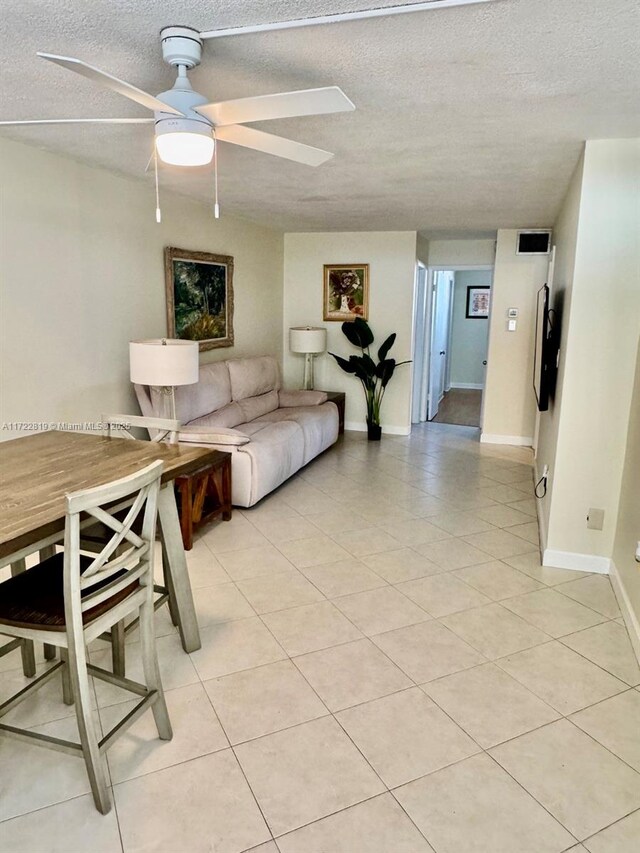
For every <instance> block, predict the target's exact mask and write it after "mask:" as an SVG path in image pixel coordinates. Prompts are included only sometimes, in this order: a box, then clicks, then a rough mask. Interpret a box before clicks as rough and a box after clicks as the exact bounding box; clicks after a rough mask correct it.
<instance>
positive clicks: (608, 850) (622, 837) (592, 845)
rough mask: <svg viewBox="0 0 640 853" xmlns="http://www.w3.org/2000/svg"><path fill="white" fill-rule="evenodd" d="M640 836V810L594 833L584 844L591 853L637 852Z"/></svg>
mask: <svg viewBox="0 0 640 853" xmlns="http://www.w3.org/2000/svg"><path fill="white" fill-rule="evenodd" d="M639 838H640V811H635V812H633V814H630V815H628V816H627V817H624V818H622V820H620V821H618V822H617V823H614V824H612V825H611V826H608V827H607V828H606V829H603V830H602V831H601V832H599V833H598V834H597V835H593V836H592V837H591V838H589V839H588V840H587V841H585V843H584V845H585V847H586V849H587V850H588V851H589V853H637V851H638V839H639Z"/></svg>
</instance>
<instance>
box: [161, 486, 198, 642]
mask: <svg viewBox="0 0 640 853" xmlns="http://www.w3.org/2000/svg"><path fill="white" fill-rule="evenodd" d="M158 520H159V522H160V531H161V533H162V541H163V543H164V553H165V554H166V561H167V566H166V568H167V571H168V572H169V573H170V574H171V581H172V584H173V590H174V594H175V602H176V609H177V611H178V617H179V618H178V623H179V624H178V629H179V631H180V638H181V640H182V648H183V649H184V650H185V652H195V651H196V649H199V648H200V647H201V645H202V643H201V642H200V631H199V630H198V622H197V619H196V611H195V607H194V605H193V595H192V593H191V582H190V580H189V572H188V569H187V558H186V556H185V553H184V546H183V544H182V534H181V532H180V519H179V518H178V508H177V506H176V500H175V496H174V493H173V484H172V483H169V484H168V485H166V486H163V488H161V489H160V496H159V498H158Z"/></svg>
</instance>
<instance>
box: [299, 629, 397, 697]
mask: <svg viewBox="0 0 640 853" xmlns="http://www.w3.org/2000/svg"><path fill="white" fill-rule="evenodd" d="M294 662H295V664H296V666H297V667H298V669H299V670H300V671H301V672H302V674H303V675H304V677H305V678H306V679H307V681H308V682H309V684H311V686H312V687H313V689H314V690H315V691H316V693H317V694H318V695H319V696H320V698H321V699H322V701H323V702H324V703H325V705H326V706H327V707H328V708H329V710H330V711H339V710H342V709H343V708H349V707H351V706H352V705H357V704H359V703H360V702H368V701H369V700H371V699H378V698H379V697H381V696H387V695H388V694H390V693H395V692H396V691H398V690H403V689H404V688H405V687H410V686H411V682H410V681H409V679H408V678H407V676H406V675H405V674H404V673H403V672H402V671H401V670H400V669H398V667H397V666H395V664H393V663H392V662H391V661H390V660H389V658H388V657H386V656H385V655H384V654H383V653H382V652H381V651H380V649H378V648H376V646H375V645H374V644H373V643H372V642H371V641H370V640H357V641H356V642H353V643H346V644H344V645H341V646H334V647H333V648H331V649H324V650H322V651H319V652H311V653H309V654H307V655H302V656H300V657H297V658H295V661H294Z"/></svg>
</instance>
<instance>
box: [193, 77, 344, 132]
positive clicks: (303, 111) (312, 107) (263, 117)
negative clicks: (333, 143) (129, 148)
mask: <svg viewBox="0 0 640 853" xmlns="http://www.w3.org/2000/svg"><path fill="white" fill-rule="evenodd" d="M195 110H196V112H198V113H200V115H203V116H205V118H208V119H209V121H210V122H212V123H213V124H214V125H215V126H216V127H224V126H225V125H228V124H245V123H246V122H252V121H267V120H269V119H274V118H293V117H295V116H312V115H324V114H326V113H341V112H349V111H351V110H355V106H354V105H353V104H352V103H351V101H350V100H349V98H347V96H346V95H345V93H344V92H343V91H342V89H340V87H339V86H325V87H324V88H322V89H302V90H301V91H299V92H279V93H278V94H275V95H258V96H256V97H252V98H238V99H236V100H234V101H220V102H219V103H217V104H203V105H202V106H199V107H195Z"/></svg>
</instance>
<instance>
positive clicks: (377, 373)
mask: <svg viewBox="0 0 640 853" xmlns="http://www.w3.org/2000/svg"><path fill="white" fill-rule="evenodd" d="M342 332H343V334H344V336H345V337H346V338H347V340H348V341H349V343H350V344H353V346H354V347H359V348H360V350H361V351H362V355H350V356H349V358H348V359H346V358H341V357H340V356H339V355H336V354H335V353H333V352H332V353H330V355H332V356H333V357H334V358H335V360H336V361H337V362H338V364H339V366H340V367H341V368H342V369H343V370H344V371H345V373H353V374H354V376H356V377H357V378H358V379H359V380H360V382H361V383H362V388H363V390H364V396H365V399H366V401H367V435H368V437H369V441H380V437H381V435H382V427H381V425H380V407H381V406H382V399H383V397H384V393H385V391H386V389H387V385H388V384H389V382H390V380H391V377H392V376H393V374H394V372H395V369H396V367H399V366H400V365H401V364H409V362H408V361H400V362H397V363H396V360H395V358H387V355H388V354H389V350H390V349H391V347H392V346H393V344H394V342H395V339H396V333H395V332H393V333H392V334H391V335H389V337H388V338H387V339H386V341H385V342H384V343H383V344H382V346H381V347H380V348H379V350H378V363H377V364H376V362H375V361H374V360H373V359H372V358H371V351H370V347H371V346H372V344H373V340H374V338H373V332H372V331H371V329H370V328H369V324H368V323H367V321H366V320H363V319H362V317H356V318H355V320H353V321H352V322H348V323H343V324H342Z"/></svg>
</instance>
